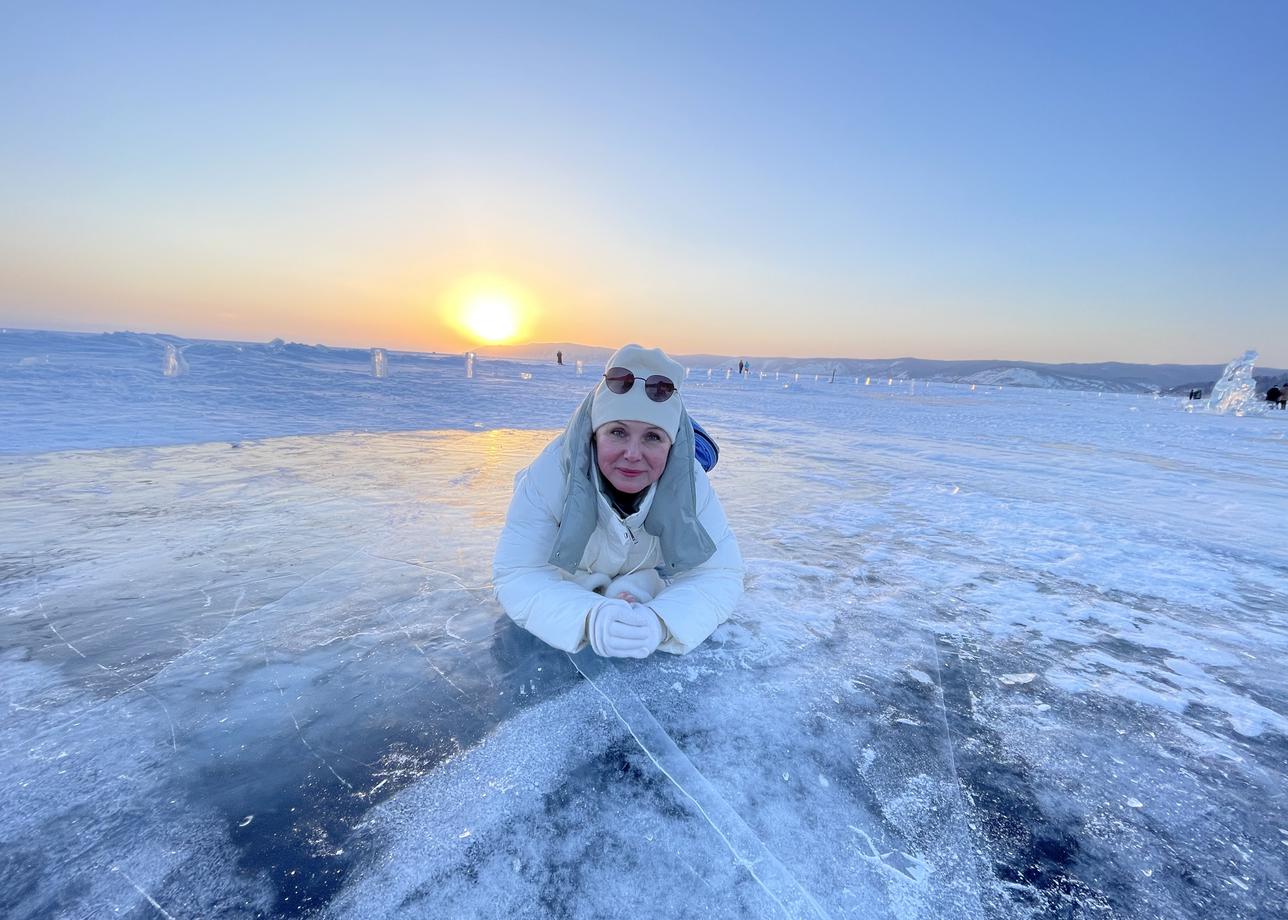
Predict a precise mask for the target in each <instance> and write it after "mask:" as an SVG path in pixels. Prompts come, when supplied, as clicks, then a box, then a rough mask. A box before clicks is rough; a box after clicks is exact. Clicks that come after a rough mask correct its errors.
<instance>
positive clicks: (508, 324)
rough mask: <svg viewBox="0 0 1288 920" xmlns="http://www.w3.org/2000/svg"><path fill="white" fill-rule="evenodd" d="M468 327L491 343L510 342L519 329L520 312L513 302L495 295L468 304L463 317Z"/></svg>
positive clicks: (478, 336) (476, 335)
mask: <svg viewBox="0 0 1288 920" xmlns="http://www.w3.org/2000/svg"><path fill="white" fill-rule="evenodd" d="M462 319H463V320H464V322H465V326H466V328H468V329H469V330H470V332H472V333H473V334H474V335H475V337H476V338H479V339H481V340H483V341H484V342H487V343H488V344H489V345H492V344H496V343H499V342H508V341H509V340H510V339H512V338H514V334H515V333H516V332H517V331H518V330H519V314H518V310H517V308H516V307H515V305H514V304H513V303H511V302H510V301H508V300H506V299H505V298H503V297H498V296H495V295H490V296H483V297H479V298H478V299H476V300H474V301H472V302H471V303H469V304H467V305H466V307H465V315H464V317H462Z"/></svg>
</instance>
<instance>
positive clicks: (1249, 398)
mask: <svg viewBox="0 0 1288 920" xmlns="http://www.w3.org/2000/svg"><path fill="white" fill-rule="evenodd" d="M1256 363H1257V353H1256V351H1254V350H1253V349H1251V348H1249V349H1248V350H1247V351H1245V352H1244V353H1243V354H1242V355H1241V356H1240V357H1238V358H1235V359H1234V360H1233V361H1231V362H1230V363H1229V364H1227V365H1226V366H1225V373H1223V374H1222V375H1221V379H1220V380H1218V381H1217V382H1216V385H1215V386H1213V387H1212V395H1211V396H1210V397H1209V398H1208V404H1207V409H1208V411H1209V412H1216V413H1219V414H1221V415H1224V414H1226V413H1227V412H1233V413H1234V414H1235V415H1246V414H1247V413H1248V412H1249V411H1250V410H1252V409H1254V408H1259V405H1258V403H1257V381H1256V380H1254V379H1253V377H1252V367H1253V365H1254V364H1256Z"/></svg>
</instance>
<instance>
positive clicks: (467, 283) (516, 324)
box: [445, 277, 534, 345]
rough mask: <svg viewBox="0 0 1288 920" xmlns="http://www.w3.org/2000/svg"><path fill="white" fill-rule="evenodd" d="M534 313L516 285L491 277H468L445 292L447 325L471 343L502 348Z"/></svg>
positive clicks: (526, 296)
mask: <svg viewBox="0 0 1288 920" xmlns="http://www.w3.org/2000/svg"><path fill="white" fill-rule="evenodd" d="M533 312H534V310H533V307H532V304H531V298H530V297H529V296H528V294H527V293H526V292H525V291H523V290H522V289H521V288H519V287H518V286H517V285H515V284H512V283H510V282H508V281H505V280H503V279H499V278H493V277H474V278H468V279H466V280H464V281H462V282H460V283H458V284H457V285H455V286H454V287H453V288H452V290H451V291H449V292H448V295H447V298H446V304H445V313H446V317H447V320H448V322H450V323H451V325H452V326H453V327H454V328H455V329H456V330H457V331H458V332H459V333H460V334H461V335H463V336H465V337H466V338H468V339H470V340H471V341H474V342H478V343H480V344H485V345H504V344H507V343H509V342H513V341H515V340H517V339H518V338H519V337H520V336H522V335H523V333H524V332H525V330H526V327H527V325H528V323H529V320H530V317H531V316H532V314H533Z"/></svg>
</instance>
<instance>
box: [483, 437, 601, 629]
mask: <svg viewBox="0 0 1288 920" xmlns="http://www.w3.org/2000/svg"><path fill="white" fill-rule="evenodd" d="M560 466H561V465H560V461H559V456H558V453H557V451H554V450H551V449H547V450H546V451H544V452H543V453H542V454H541V455H540V456H538V457H537V459H536V460H535V461H533V463H532V465H531V466H529V467H528V468H527V469H525V470H523V471H522V472H520V473H519V475H518V476H516V477H515V484H514V497H513V498H511V500H510V510H509V511H508V512H507V513H506V516H505V527H504V529H503V530H502V531H501V540H500V542H499V543H498V544H497V548H496V557H495V558H494V560H493V563H492V584H493V586H494V593H495V595H496V599H497V600H498V601H500V603H501V606H502V607H503V608H504V609H505V612H506V613H507V614H509V615H510V618H511V619H512V620H514V622H516V623H518V624H519V625H520V626H522V627H523V628H524V629H526V630H528V632H530V633H532V634H533V635H534V636H536V637H537V638H538V639H541V640H542V641H543V642H546V643H547V644H549V645H553V646H554V647H555V648H559V649H563V650H564V651H566V652H572V653H576V652H578V651H580V650H581V649H582V648H584V647H585V645H586V619H587V617H588V616H589V615H590V613H591V611H593V610H594V609H595V608H596V607H597V606H599V604H600V603H602V602H603V600H604V599H603V598H602V597H600V596H599V595H598V594H596V593H595V592H593V591H589V590H587V589H586V588H583V587H582V586H581V585H579V584H577V583H576V582H574V581H570V580H569V579H567V578H565V577H564V576H563V573H562V572H561V571H560V570H559V569H558V568H556V567H555V566H553V565H551V564H550V563H549V561H548V559H549V558H550V550H551V548H552V547H553V546H554V542H555V534H556V533H557V532H558V530H559V520H558V517H557V513H558V512H557V511H556V510H555V509H556V508H557V507H558V506H559V505H561V504H562V496H561V495H559V494H557V493H559V492H560V490H561V488H562V482H563V476H562V470H561V468H560Z"/></svg>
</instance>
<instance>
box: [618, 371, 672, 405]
mask: <svg viewBox="0 0 1288 920" xmlns="http://www.w3.org/2000/svg"><path fill="white" fill-rule="evenodd" d="M639 379H641V378H638V377H636V376H635V375H634V374H633V373H631V372H630V371H629V370H627V369H626V368H624V367H610V368H609V369H608V372H607V373H606V374H604V386H606V387H608V389H609V392H612V393H616V394H617V395H619V396H620V395H622V394H623V393H629V392H630V390H631V387H633V386H635V381H636V380H639ZM644 395H645V396H647V397H648V398H649V399H651V400H653V402H659V403H660V402H666V401H667V400H668V399H670V398H671V397H672V396H674V395H675V381H674V380H672V379H671V378H670V377H667V376H665V375H663V374H654V375H652V376H651V377H649V378H648V379H646V380H644Z"/></svg>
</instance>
